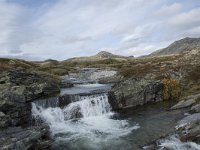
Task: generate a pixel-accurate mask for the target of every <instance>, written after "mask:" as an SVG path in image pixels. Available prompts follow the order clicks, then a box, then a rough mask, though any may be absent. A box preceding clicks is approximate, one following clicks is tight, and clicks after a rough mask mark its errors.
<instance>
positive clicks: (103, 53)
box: [68, 51, 128, 62]
mask: <svg viewBox="0 0 200 150" xmlns="http://www.w3.org/2000/svg"><path fill="white" fill-rule="evenodd" d="M127 58H128V57H125V56H121V55H114V54H112V53H109V52H106V51H101V52H99V53H98V54H96V55H94V56H88V57H75V58H71V59H69V60H68V61H73V62H83V61H97V60H102V59H117V60H124V59H127Z"/></svg>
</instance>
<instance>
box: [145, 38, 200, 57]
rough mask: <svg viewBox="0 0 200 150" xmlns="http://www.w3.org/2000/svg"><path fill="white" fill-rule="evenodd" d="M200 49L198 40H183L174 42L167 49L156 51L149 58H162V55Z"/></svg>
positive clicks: (199, 39)
mask: <svg viewBox="0 0 200 150" xmlns="http://www.w3.org/2000/svg"><path fill="white" fill-rule="evenodd" d="M195 49H200V38H188V37H187V38H184V39H181V40H179V41H175V42H174V43H172V44H170V45H169V46H168V47H166V48H163V49H161V50H157V51H155V52H153V53H152V54H150V55H149V56H163V55H175V54H182V53H184V52H186V51H190V50H195Z"/></svg>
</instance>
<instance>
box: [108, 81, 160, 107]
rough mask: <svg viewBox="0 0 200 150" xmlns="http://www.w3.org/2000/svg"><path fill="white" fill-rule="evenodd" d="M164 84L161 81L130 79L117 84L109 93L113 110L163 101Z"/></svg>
mask: <svg viewBox="0 0 200 150" xmlns="http://www.w3.org/2000/svg"><path fill="white" fill-rule="evenodd" d="M162 90H163V84H162V83H160V82H159V81H150V80H144V79H142V80H136V79H129V80H125V81H122V82H120V83H118V84H116V85H115V86H114V87H113V88H112V90H111V92H109V103H110V104H111V106H112V108H113V109H114V110H115V109H120V108H126V107H134V106H137V105H144V104H145V103H148V102H158V101H162V100H163V98H162Z"/></svg>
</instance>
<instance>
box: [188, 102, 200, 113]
mask: <svg viewBox="0 0 200 150" xmlns="http://www.w3.org/2000/svg"><path fill="white" fill-rule="evenodd" d="M190 111H191V112H193V113H200V104H196V105H194V106H193V107H192V108H191V109H190Z"/></svg>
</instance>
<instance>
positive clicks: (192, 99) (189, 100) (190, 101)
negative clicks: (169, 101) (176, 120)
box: [171, 94, 200, 109]
mask: <svg viewBox="0 0 200 150" xmlns="http://www.w3.org/2000/svg"><path fill="white" fill-rule="evenodd" d="M199 98H200V94H196V95H191V96H188V97H185V98H183V99H181V101H180V102H178V103H177V104H176V105H174V106H173V107H172V108H171V109H181V108H187V107H190V106H193V105H194V104H195V103H196V102H197V100H198V99H199Z"/></svg>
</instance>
